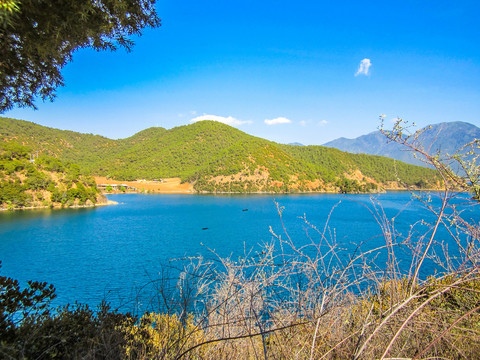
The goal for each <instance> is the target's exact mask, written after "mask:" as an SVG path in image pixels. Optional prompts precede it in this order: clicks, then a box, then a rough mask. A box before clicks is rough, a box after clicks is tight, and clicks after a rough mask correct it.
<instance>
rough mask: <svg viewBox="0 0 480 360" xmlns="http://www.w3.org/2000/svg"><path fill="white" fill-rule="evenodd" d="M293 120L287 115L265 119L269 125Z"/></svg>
mask: <svg viewBox="0 0 480 360" xmlns="http://www.w3.org/2000/svg"><path fill="white" fill-rule="evenodd" d="M291 122H292V121H291V120H290V119H287V118H286V117H277V118H275V119H265V124H267V125H277V124H290V123H291Z"/></svg>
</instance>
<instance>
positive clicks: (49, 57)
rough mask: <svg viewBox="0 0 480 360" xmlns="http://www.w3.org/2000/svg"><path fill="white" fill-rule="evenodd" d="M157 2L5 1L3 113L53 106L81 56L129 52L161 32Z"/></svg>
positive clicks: (0, 60)
mask: <svg viewBox="0 0 480 360" xmlns="http://www.w3.org/2000/svg"><path fill="white" fill-rule="evenodd" d="M154 5H155V0H95V1H94V0H63V1H54V0H44V1H40V0H21V1H20V0H2V1H0V112H4V111H6V110H9V109H11V108H13V107H14V106H18V107H33V108H35V105H34V101H35V98H36V97H40V98H41V99H43V100H53V98H54V97H55V89H56V88H57V87H58V86H62V85H63V77H62V74H61V69H62V68H63V66H65V65H66V64H67V63H68V62H69V61H70V60H71V59H72V54H73V52H74V51H75V50H77V49H80V48H86V47H91V48H93V49H95V50H116V49H117V48H119V47H123V48H125V49H126V50H127V51H128V50H130V49H131V47H132V45H133V41H132V36H133V35H141V31H142V29H144V28H146V27H157V26H160V19H159V18H158V16H157V14H156V11H155V6H154Z"/></svg>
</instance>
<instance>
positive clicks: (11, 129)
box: [0, 118, 438, 192]
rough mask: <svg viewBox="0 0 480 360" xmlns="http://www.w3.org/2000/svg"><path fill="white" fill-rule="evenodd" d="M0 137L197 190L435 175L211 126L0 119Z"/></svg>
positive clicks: (303, 186)
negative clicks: (119, 128)
mask: <svg viewBox="0 0 480 360" xmlns="http://www.w3.org/2000/svg"><path fill="white" fill-rule="evenodd" d="M0 137H1V138H2V139H3V141H9V140H12V139H15V140H16V141H20V142H22V143H23V144H25V145H29V146H30V147H32V148H33V149H35V150H36V151H40V152H41V153H45V154H47V155H50V156H54V157H57V158H59V159H61V160H65V161H69V162H73V163H77V164H78V165H79V166H80V167H81V169H82V170H84V171H87V172H89V173H91V174H94V175H99V176H109V177H111V178H117V179H121V180H129V179H142V178H144V179H161V178H171V177H180V178H181V179H182V181H184V182H189V183H192V184H194V188H195V190H197V191H200V192H258V191H267V192H292V191H293V192H297V191H299V192H304V191H322V192H325V191H331V192H368V191H378V190H382V189H385V188H389V187H390V188H392V187H393V188H395V187H405V186H417V187H418V186H420V185H422V186H427V187H436V186H437V185H438V178H436V177H435V176H436V175H435V174H434V173H433V172H430V171H429V170H426V169H423V168H418V167H413V166H410V165H406V164H402V163H395V162H394V161H393V160H391V159H387V158H381V157H369V156H367V155H352V154H347V153H345V152H341V151H339V150H336V149H329V148H326V147H322V146H312V145H311V146H292V145H282V144H278V143H275V142H272V141H269V140H265V139H262V138H258V137H255V136H252V135H249V134H246V133H244V132H242V131H240V130H238V129H236V128H233V127H231V126H228V125H225V124H223V123H219V122H215V121H201V122H197V123H193V124H189V125H182V126H178V127H175V128H172V129H164V128H148V129H145V130H142V131H140V132H138V133H137V134H134V135H132V136H131V137H128V138H125V139H118V140H112V139H108V138H106V137H102V136H99V135H93V134H82V133H77V132H72V131H69V130H56V129H53V128H47V127H43V126H41V125H37V124H34V123H32V122H26V121H23V120H15V119H8V118H0ZM398 178H400V179H401V182H398V181H397V180H398Z"/></svg>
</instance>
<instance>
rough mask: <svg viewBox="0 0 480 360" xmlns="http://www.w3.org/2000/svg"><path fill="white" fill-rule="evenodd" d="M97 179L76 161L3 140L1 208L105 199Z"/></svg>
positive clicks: (81, 203) (78, 203)
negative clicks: (70, 161)
mask: <svg viewBox="0 0 480 360" xmlns="http://www.w3.org/2000/svg"><path fill="white" fill-rule="evenodd" d="M104 200H105V199H104V197H103V196H102V195H101V194H100V193H99V192H98V190H97V187H96V185H95V181H94V179H93V178H92V177H90V176H84V175H82V174H81V172H80V168H79V167H78V166H77V165H75V164H65V163H64V162H62V161H60V160H58V159H56V158H53V157H50V156H47V155H45V154H42V155H38V154H35V153H33V152H32V150H31V149H29V148H27V147H25V146H22V145H19V144H18V143H16V142H13V141H11V142H7V143H0V209H1V208H4V209H18V208H25V207H46V206H51V207H53V206H57V207H58V206H62V207H63V206H65V207H69V206H85V205H94V204H96V203H97V202H102V201H104Z"/></svg>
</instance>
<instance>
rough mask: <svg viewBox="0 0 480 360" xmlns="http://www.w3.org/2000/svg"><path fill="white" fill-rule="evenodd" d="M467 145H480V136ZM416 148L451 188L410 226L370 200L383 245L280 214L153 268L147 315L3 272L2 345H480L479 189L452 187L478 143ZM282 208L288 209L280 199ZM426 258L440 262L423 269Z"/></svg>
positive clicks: (464, 350)
mask: <svg viewBox="0 0 480 360" xmlns="http://www.w3.org/2000/svg"><path fill="white" fill-rule="evenodd" d="M403 131H404V129H403V128H402V127H401V124H400V123H399V124H397V126H396V128H395V129H394V131H393V132H386V133H385V134H386V135H387V136H388V137H389V138H390V139H392V140H394V141H398V142H400V143H404V142H406V141H408V140H409V139H410V137H409V136H404V133H403ZM414 139H415V138H414ZM414 139H413V140H414ZM407 145H408V144H407ZM470 145H471V146H472V147H473V148H475V149H476V150H477V153H478V150H479V146H478V144H477V143H475V144H470ZM413 149H414V150H416V151H417V152H418V153H419V154H422V155H424V156H425V158H426V159H427V160H428V161H429V162H431V163H432V164H433V165H434V166H435V167H436V169H437V171H438V172H439V176H441V178H442V180H443V182H444V184H445V188H444V190H443V192H442V193H441V194H440V195H439V198H438V199H436V200H435V201H432V199H431V195H430V194H426V195H425V196H418V197H417V200H418V201H421V202H422V203H423V204H424V206H425V207H427V208H428V209H429V210H430V212H431V214H432V217H431V218H429V219H421V221H418V222H417V223H415V224H411V227H410V230H409V231H408V233H400V232H399V231H398V230H397V229H396V227H395V217H394V218H391V217H390V216H387V214H386V213H385V212H384V211H383V209H382V208H381V206H380V205H379V203H377V202H376V201H375V200H372V203H371V206H369V207H368V208H367V209H366V210H367V211H370V213H371V215H372V220H373V221H376V222H377V223H378V226H379V229H381V234H382V235H381V237H382V239H383V244H382V245H380V246H378V247H377V248H375V249H372V248H371V247H369V246H368V240H365V239H359V243H358V244H356V247H355V248H354V249H353V250H352V249H345V244H340V243H338V242H337V239H336V237H335V232H334V231H331V228H330V224H329V220H328V219H326V221H325V224H323V226H322V227H320V228H318V227H316V226H314V225H312V224H310V223H309V222H308V220H307V219H306V218H304V219H303V221H304V224H305V229H306V232H305V234H306V239H304V240H300V239H291V238H290V236H289V233H288V231H287V229H285V228H284V227H281V228H280V229H281V230H280V231H277V232H275V231H273V230H272V241H271V242H270V243H267V244H264V246H263V248H262V249H261V251H258V252H256V253H252V254H246V255H245V256H244V257H242V258H235V259H234V258H220V257H215V256H214V258H213V259H210V260H206V259H203V258H196V259H190V260H187V261H186V262H185V263H184V264H183V266H182V267H181V268H180V269H179V270H180V274H179V277H178V280H177V281H173V282H172V281H171V280H169V279H168V277H165V278H160V279H158V280H156V281H152V284H151V285H152V287H153V288H155V289H156V292H155V293H154V296H155V298H153V299H152V303H154V302H157V303H158V304H159V309H160V310H161V311H159V312H154V313H145V314H139V315H138V316H137V315H132V314H123V313H118V312H117V311H115V310H112V309H110V308H109V307H108V305H107V304H101V305H100V307H99V309H98V310H97V311H93V310H91V309H89V308H88V307H86V306H81V305H75V306H73V307H72V306H67V307H63V308H60V309H58V310H52V309H51V308H50V307H49V306H48V304H49V302H50V301H51V300H52V299H53V298H54V297H55V293H54V289H53V287H52V286H48V285H47V284H45V283H36V282H31V283H29V284H28V286H27V288H25V289H22V288H21V287H20V285H19V284H18V282H16V281H15V280H13V279H11V278H8V277H0V354H1V355H2V357H5V358H36V359H45V358H54V357H56V358H74V359H79V358H99V359H119V358H123V359H478V358H479V355H478V354H480V266H479V265H480V252H479V250H480V247H479V239H480V228H479V225H478V222H477V221H476V220H474V219H469V217H468V216H467V215H466V213H465V212H464V211H465V209H468V208H473V209H474V211H476V212H478V202H477V201H475V200H472V199H469V198H466V197H461V198H459V197H458V194H457V193H455V192H453V191H454V190H455V189H457V188H458V187H459V186H465V187H469V188H470V189H471V190H475V189H476V188H478V185H479V184H478V182H479V179H478V178H475V177H474V176H475V174H478V167H477V166H476V160H477V155H471V154H470V155H469V156H466V157H462V156H460V155H458V154H452V155H451V156H450V157H449V159H440V158H438V157H437V156H431V155H429V154H428V153H426V152H425V151H424V150H423V149H422V148H418V147H416V146H413ZM472 156H473V158H472ZM445 160H451V161H455V162H457V163H458V164H459V165H460V166H461V167H462V168H464V169H465V173H466V174H465V176H462V177H459V176H458V175H455V173H453V172H451V171H450V170H449V167H446V166H445ZM472 179H473V180H472ZM475 179H476V180H475ZM459 204H462V206H458V205H459ZM332 211H333V209H332ZM278 212H279V218H280V220H281V219H282V212H283V209H282V208H278ZM419 220H420V219H419ZM280 223H281V224H283V222H282V221H280ZM440 228H443V229H444V231H443V233H442V235H440ZM445 234H447V237H445ZM371 235H372V234H366V238H368V237H370V236H371ZM399 254H403V256H399ZM405 254H407V255H405ZM401 259H403V261H400V260H401ZM405 259H410V260H409V262H408V263H405V261H406V260H405ZM427 264H428V266H429V267H430V269H433V268H435V269H436V271H435V272H434V273H432V271H431V270H426V269H425V267H426V266H427ZM425 274H430V276H428V277H427V276H425Z"/></svg>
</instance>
